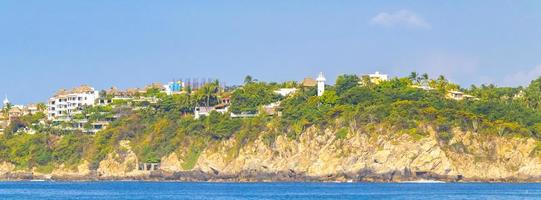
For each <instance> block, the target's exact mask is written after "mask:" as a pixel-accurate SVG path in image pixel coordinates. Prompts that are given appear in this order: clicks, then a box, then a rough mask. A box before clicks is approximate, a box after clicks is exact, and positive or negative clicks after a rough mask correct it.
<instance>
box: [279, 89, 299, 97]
mask: <svg viewBox="0 0 541 200" xmlns="http://www.w3.org/2000/svg"><path fill="white" fill-rule="evenodd" d="M295 92H297V88H280V89H278V90H275V91H274V93H276V94H279V95H281V96H284V97H285V96H288V95H290V94H294V93H295Z"/></svg>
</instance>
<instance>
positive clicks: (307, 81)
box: [302, 77, 317, 87]
mask: <svg viewBox="0 0 541 200" xmlns="http://www.w3.org/2000/svg"><path fill="white" fill-rule="evenodd" d="M316 85H317V82H316V80H314V79H313V78H311V77H306V78H304V80H303V81H302V86H303V87H315V86H316Z"/></svg>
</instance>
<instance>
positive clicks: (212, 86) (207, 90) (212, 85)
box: [200, 83, 219, 107]
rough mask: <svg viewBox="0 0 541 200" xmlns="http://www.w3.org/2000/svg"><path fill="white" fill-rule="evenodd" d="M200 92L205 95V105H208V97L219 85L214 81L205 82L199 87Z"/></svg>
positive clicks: (215, 92)
mask: <svg viewBox="0 0 541 200" xmlns="http://www.w3.org/2000/svg"><path fill="white" fill-rule="evenodd" d="M200 90H201V93H202V94H203V97H205V106H207V107H209V106H210V99H211V98H212V97H215V96H216V94H217V93H218V90H219V86H218V85H217V84H216V83H207V84H205V85H203V87H201V89H200Z"/></svg>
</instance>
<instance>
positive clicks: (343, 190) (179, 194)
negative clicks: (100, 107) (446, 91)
mask: <svg viewBox="0 0 541 200" xmlns="http://www.w3.org/2000/svg"><path fill="white" fill-rule="evenodd" d="M0 199H40V200H41V199H145V200H151V199H167V200H170V199H194V200H199V199H218V200H229V199H235V200H236V199H251V200H262V199H268V200H282V199H283V200H286V199H287V200H290V199H299V200H300V199H302V200H309V199H343V200H347V199H438V200H441V199H506V200H508V199H541V184H499V183H498V184H496V183H446V184H438V183H434V184H418V183H417V184H416V183H178V182H0Z"/></svg>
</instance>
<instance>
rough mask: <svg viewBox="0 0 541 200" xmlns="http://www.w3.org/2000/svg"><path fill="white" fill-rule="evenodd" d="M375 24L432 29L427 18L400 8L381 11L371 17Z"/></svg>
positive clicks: (371, 21)
mask: <svg viewBox="0 0 541 200" xmlns="http://www.w3.org/2000/svg"><path fill="white" fill-rule="evenodd" d="M370 23H371V24H373V25H378V26H383V27H400V26H402V27H410V28H422V29H430V28H431V26H430V24H429V23H428V22H426V20H424V19H423V18H422V17H420V16H418V15H417V14H416V13H414V12H412V11H409V10H399V11H396V12H390V13H389V12H381V13H378V14H377V15H376V16H374V17H372V19H370Z"/></svg>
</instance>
